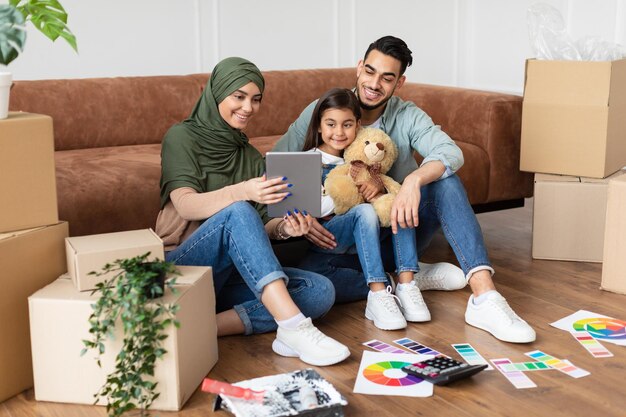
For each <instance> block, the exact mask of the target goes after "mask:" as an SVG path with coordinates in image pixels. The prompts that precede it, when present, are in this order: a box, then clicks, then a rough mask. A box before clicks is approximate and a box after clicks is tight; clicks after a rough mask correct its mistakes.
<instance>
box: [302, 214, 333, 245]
mask: <svg viewBox="0 0 626 417" xmlns="http://www.w3.org/2000/svg"><path fill="white" fill-rule="evenodd" d="M304 237H306V238H307V240H308V241H309V242H311V243H313V244H314V245H316V246H319V247H320V248H322V249H334V248H335V247H337V242H335V236H334V235H333V234H332V233H330V232H329V231H328V230H326V228H325V227H324V226H322V225H321V224H320V222H319V221H317V219H313V222H312V224H311V229H310V230H309V233H307V234H306V235H305V236H304Z"/></svg>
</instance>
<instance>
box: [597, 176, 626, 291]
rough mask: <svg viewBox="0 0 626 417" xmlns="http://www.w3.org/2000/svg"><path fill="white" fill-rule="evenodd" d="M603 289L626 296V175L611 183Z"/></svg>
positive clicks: (608, 200)
mask: <svg viewBox="0 0 626 417" xmlns="http://www.w3.org/2000/svg"><path fill="white" fill-rule="evenodd" d="M608 194H609V195H608V199H607V207H606V232H605V233H604V258H603V259H604V264H603V265H602V284H601V288H602V289H603V290H607V291H613V292H616V293H620V294H626V175H623V176H621V177H619V178H614V179H611V181H609V192H608Z"/></svg>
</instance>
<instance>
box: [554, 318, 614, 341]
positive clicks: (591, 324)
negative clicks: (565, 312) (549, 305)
mask: <svg viewBox="0 0 626 417" xmlns="http://www.w3.org/2000/svg"><path fill="white" fill-rule="evenodd" d="M550 325H551V326H554V327H556V328H557V329H561V330H565V331H566V332H574V331H576V332H580V331H585V332H587V333H589V335H590V336H591V337H593V338H594V339H596V340H598V341H600V342H609V343H614V344H616V345H620V346H626V321H623V320H618V319H614V318H613V317H609V316H603V315H602V314H597V313H592V312H591V311H586V310H579V311H577V312H575V313H574V314H570V315H569V316H567V317H564V318H562V319H561V320H557V321H555V322H554V323H550Z"/></svg>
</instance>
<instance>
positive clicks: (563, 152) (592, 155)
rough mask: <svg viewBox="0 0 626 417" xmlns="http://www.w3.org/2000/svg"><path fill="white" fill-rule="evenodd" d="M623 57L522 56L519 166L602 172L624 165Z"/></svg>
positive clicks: (537, 169)
mask: <svg viewBox="0 0 626 417" xmlns="http://www.w3.org/2000/svg"><path fill="white" fill-rule="evenodd" d="M624 115H626V59H622V60H619V61H613V62H610V61H607V62H589V61H543V60H528V61H527V62H526V82H525V87H524V104H523V110H522V142H521V154H520V169H521V170H522V171H530V172H542V173H550V174H562V175H573V176H580V177H592V178H605V177H607V176H609V175H610V174H612V173H614V172H616V171H618V170H619V169H621V168H623V167H624V166H626V117H625V116H624Z"/></svg>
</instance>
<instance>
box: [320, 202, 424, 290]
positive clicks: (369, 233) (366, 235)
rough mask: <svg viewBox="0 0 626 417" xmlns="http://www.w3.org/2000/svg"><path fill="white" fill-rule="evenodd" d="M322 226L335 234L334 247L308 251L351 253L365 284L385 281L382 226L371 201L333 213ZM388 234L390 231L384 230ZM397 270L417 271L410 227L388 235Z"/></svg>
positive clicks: (412, 233) (413, 238) (398, 271)
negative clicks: (356, 261)
mask: <svg viewBox="0 0 626 417" xmlns="http://www.w3.org/2000/svg"><path fill="white" fill-rule="evenodd" d="M322 225H323V226H324V227H325V228H326V229H327V230H328V231H329V232H331V233H332V234H333V235H334V236H335V241H336V242H337V246H336V247H335V248H333V249H322V248H320V247H317V246H312V247H311V250H312V251H314V252H318V253H322V254H337V255H343V254H349V253H351V254H354V253H355V250H356V253H357V255H358V257H359V261H360V264H361V269H362V271H363V275H364V279H365V283H366V284H368V285H369V284H371V283H373V282H387V276H386V274H385V268H384V266H383V260H382V258H381V250H380V235H381V229H380V224H379V222H378V216H377V215H376V211H374V207H373V206H372V205H371V204H359V205H357V206H354V207H352V208H351V209H350V210H348V211H347V212H346V213H343V214H340V215H336V216H334V217H332V218H331V219H330V220H328V221H326V222H322ZM384 233H387V234H390V233H389V230H387V231H386V232H384ZM391 241H392V242H391V243H392V248H393V254H394V260H395V265H396V268H395V271H396V273H400V272H405V271H412V272H417V271H418V269H419V267H418V263H417V250H416V242H415V233H414V232H413V230H411V229H400V230H399V231H398V234H396V235H393V236H392V237H391Z"/></svg>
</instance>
